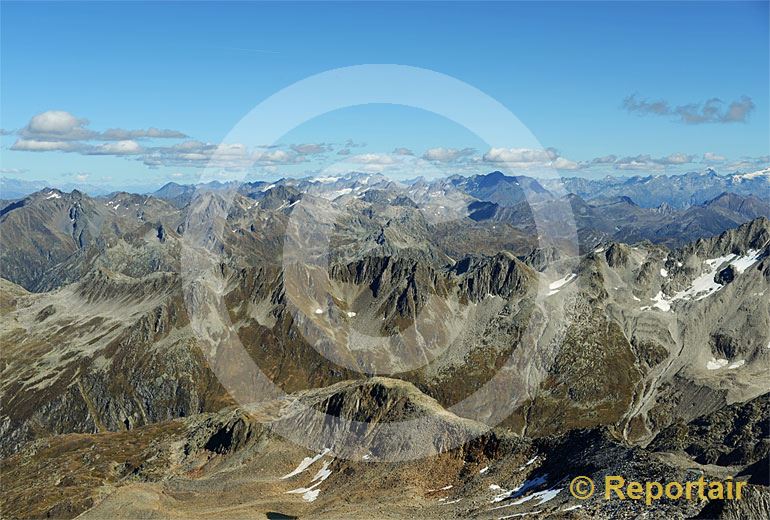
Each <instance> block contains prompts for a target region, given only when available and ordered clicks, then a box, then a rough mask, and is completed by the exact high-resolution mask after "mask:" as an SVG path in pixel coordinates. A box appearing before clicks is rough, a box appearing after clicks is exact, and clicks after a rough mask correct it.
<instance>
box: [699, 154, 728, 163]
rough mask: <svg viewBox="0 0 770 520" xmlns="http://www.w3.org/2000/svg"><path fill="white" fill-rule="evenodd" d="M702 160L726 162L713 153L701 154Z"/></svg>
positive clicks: (724, 158)
mask: <svg viewBox="0 0 770 520" xmlns="http://www.w3.org/2000/svg"><path fill="white" fill-rule="evenodd" d="M703 160H704V161H706V162H722V161H726V160H727V158H726V157H724V156H722V155H719V154H715V153H713V152H706V153H704V154H703Z"/></svg>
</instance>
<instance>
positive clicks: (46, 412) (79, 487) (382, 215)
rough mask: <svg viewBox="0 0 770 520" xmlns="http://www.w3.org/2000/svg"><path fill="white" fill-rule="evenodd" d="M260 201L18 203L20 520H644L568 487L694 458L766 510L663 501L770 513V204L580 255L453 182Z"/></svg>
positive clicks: (222, 197) (15, 506) (15, 307)
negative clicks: (473, 212) (680, 235)
mask: <svg viewBox="0 0 770 520" xmlns="http://www.w3.org/2000/svg"><path fill="white" fill-rule="evenodd" d="M252 188H253V189H252V190H251V191H249V192H248V193H246V194H244V193H243V192H242V190H241V191H236V192H227V191H224V190H216V191H210V192H205V193H198V194H195V197H194V198H193V199H192V200H190V201H187V200H184V199H183V198H181V199H178V200H176V201H175V202H174V204H170V203H166V202H164V201H162V200H157V199H153V198H151V197H149V198H141V197H139V198H137V197H138V196H134V195H130V194H117V195H114V196H112V197H110V198H107V199H104V200H99V199H90V198H87V197H86V196H83V195H82V194H76V193H72V194H64V193H60V192H56V191H50V190H49V192H45V191H44V192H42V193H40V194H38V195H36V196H33V197H32V198H31V199H29V200H26V201H25V202H24V203H23V204H20V203H14V204H16V206H15V207H10V206H7V207H6V208H5V209H3V210H2V211H3V215H2V216H0V231H2V233H3V240H4V242H5V241H6V237H11V238H12V239H13V240H16V239H17V238H18V244H19V245H18V247H13V248H4V249H5V250H4V252H3V255H4V257H3V264H4V272H3V274H4V276H5V275H7V278H10V279H11V280H12V281H9V280H0V295H1V296H2V297H1V298H0V301H1V302H2V305H0V313H2V325H1V328H0V341H2V344H3V365H2V386H1V387H0V388H1V390H2V403H1V406H0V434H2V436H1V439H0V453H2V456H3V461H2V465H3V466H2V468H3V470H2V473H3V476H4V483H3V506H2V509H3V512H4V516H8V517H18V518H37V517H43V516H49V517H57V518H71V517H74V516H77V515H79V514H81V513H82V514H83V515H84V517H85V518H89V517H90V518H107V517H120V516H123V517H126V518H136V517H148V518H154V517H157V518H169V517H171V518H174V517H180V518H181V517H184V518H188V517H195V516H201V517H211V516H223V517H232V518H243V517H255V518H263V517H264V515H266V514H268V513H269V514H272V515H273V517H274V518H280V516H277V515H279V514H283V515H300V516H308V515H309V516H312V517H327V518H342V517H354V516H355V517H360V516H361V515H362V514H366V515H368V516H373V517H377V518H388V517H392V518H400V517H425V518H432V517H442V518H444V517H447V516H450V517H463V518H466V517H477V518H499V517H505V516H509V515H516V514H519V513H530V514H533V515H535V516H538V515H539V516H543V517H545V516H548V517H550V516H553V515H556V514H559V515H564V516H571V517H587V516H589V515H590V516H598V517H600V518H603V517H606V518H610V517H613V518H614V517H618V516H626V517H634V516H637V515H639V514H641V513H642V512H643V510H644V507H646V506H644V504H638V503H634V502H623V503H620V502H604V501H600V500H589V501H586V502H579V503H578V502H577V501H575V500H574V499H572V498H571V497H570V496H569V494H568V491H567V489H566V487H567V486H568V485H569V481H570V480H571V479H572V478H573V477H574V476H576V475H580V474H589V473H590V474H591V475H595V476H596V478H599V477H600V476H601V475H604V474H622V475H626V476H627V477H628V478H634V477H638V478H639V479H643V478H652V477H660V478H663V477H665V478H666V479H668V480H672V479H675V478H684V476H685V475H686V472H687V471H693V470H697V471H699V472H704V473H706V474H708V475H713V476H715V477H722V478H723V477H725V476H727V475H734V476H738V477H739V478H745V479H749V481H750V482H751V483H752V484H751V486H750V489H751V499H750V500H746V501H744V502H742V503H740V504H736V503H729V502H721V501H711V502H709V503H691V502H670V503H669V502H666V501H661V502H660V503H658V504H656V505H655V512H656V513H657V514H658V515H682V516H685V517H691V516H695V515H698V514H701V515H711V516H705V517H706V518H709V517H720V516H721V517H724V518H742V517H749V518H764V517H766V516H767V515H766V514H765V513H767V512H768V489H767V487H766V486H767V473H766V471H764V470H765V469H766V468H767V464H768V451H770V443H769V442H768V430H767V413H768V408H767V402H768V401H767V399H768V397H767V395H768V392H770V383H768V378H767V372H768V368H770V304H769V303H768V302H769V301H770V298H768V297H767V294H768V289H770V287H769V286H770V222H768V220H767V219H765V218H762V217H760V218H757V219H755V220H752V221H751V222H748V223H746V224H743V225H741V226H739V227H737V228H734V229H730V230H729V231H726V232H724V233H721V234H719V235H717V236H713V237H708V238H702V239H698V240H696V241H693V242H690V243H688V244H686V245H685V246H683V247H680V248H675V249H669V248H668V247H666V246H664V245H659V244H658V245H656V244H652V243H650V242H640V243H635V244H626V243H621V242H616V241H600V242H599V243H595V244H593V245H592V247H591V248H590V250H588V251H585V248H584V247H583V248H581V249H582V252H580V253H579V252H578V250H577V248H570V247H568V246H569V243H567V242H566V241H563V240H562V239H563V237H557V239H556V240H554V241H552V242H551V243H549V244H547V245H544V244H540V246H539V247H535V246H538V244H536V243H533V242H532V240H533V239H532V237H531V236H529V235H526V234H524V233H521V232H520V231H517V230H516V227H515V226H513V225H507V226H508V227H505V226H506V224H505V223H501V222H498V221H495V220H493V219H486V220H485V221H483V222H482V221H474V220H473V219H471V218H469V216H468V215H469V214H468V213H462V214H461V215H460V216H458V213H457V211H460V209H458V208H467V205H468V204H469V203H471V202H472V201H471V200H470V199H468V198H466V196H467V195H462V194H460V195H458V194H457V193H456V192H453V191H446V192H442V193H443V195H438V194H435V193H433V192H430V193H433V194H432V195H428V193H429V192H427V191H425V190H427V187H425V190H423V191H422V192H420V191H419V190H422V189H423V188H421V187H420V186H419V185H418V186H417V187H416V188H414V190H416V191H413V192H412V194H411V195H412V197H408V196H407V195H405V194H403V193H401V192H399V191H397V190H394V189H393V188H392V187H389V186H388V185H385V184H383V185H380V186H378V187H377V189H364V188H360V190H359V192H356V191H354V190H355V189H358V188H357V187H356V186H354V187H352V188H350V190H351V191H350V192H345V193H341V194H340V193H338V192H339V191H340V190H339V189H338V188H339V187H329V188H328V189H327V188H325V189H327V191H326V192H324V191H321V189H320V188H317V189H316V191H313V190H305V191H304V192H302V191H300V190H299V189H297V188H296V187H292V186H278V187H266V186H253V187H252ZM433 188H435V186H431V187H430V189H433ZM344 189H347V188H344ZM473 189H474V190H479V193H480V192H481V191H483V189H486V188H485V187H484V186H475V185H474V186H473ZM328 190H332V193H334V196H333V197H330V196H328V193H329V192H328ZM54 195H55V196H54ZM181 195H184V194H176V195H175V196H180V197H181ZM399 197H400V198H399ZM421 197H423V198H421ZM467 197H470V196H467ZM414 199H417V202H415V200H414ZM453 205H454V206H453ZM180 206H181V207H183V208H185V209H184V211H182V210H180V209H179V207H180ZM442 208H443V209H442ZM447 208H453V209H452V211H454V213H453V215H452V216H451V218H450V217H449V216H447V215H446V214H445V213H443V212H444V211H447ZM462 211H466V210H465V209H462ZM44 213H45V214H46V215H47V218H46V220H45V221H42V222H41V219H43V214H44ZM70 215H72V216H70ZM191 215H192V216H194V217H195V218H191V217H190V216H191ZM303 215H305V217H304V219H303V218H300V217H302V216H303ZM308 217H311V218H308ZM298 218H299V220H298ZM298 222H299V223H303V222H304V223H306V224H305V225H298ZM495 226H504V227H503V228H502V229H503V230H506V232H501V230H500V229H498V228H496V227H495ZM507 231H510V233H508V232H507ZM314 233H317V234H314ZM488 236H494V237H497V238H495V239H494V240H493V241H491V242H490V241H487V237H488ZM324 237H331V238H329V239H325V238H324ZM9 240H10V239H9ZM10 243H12V244H15V243H17V242H13V241H12V242H10ZM505 244H507V246H506V245H505ZM508 246H510V247H508ZM45 247H50V248H51V250H56V251H57V253H56V254H57V255H61V257H59V256H56V255H46V254H44V251H45ZM458 253H461V254H458ZM25 258H29V259H30V260H29V261H27V260H25ZM191 259H194V261H191ZM6 265H7V266H8V267H7V268H6V267H5V266H6ZM222 320H224V321H222ZM220 322H221V323H226V325H227V327H226V330H227V331H229V332H228V334H226V335H225V336H227V337H231V339H235V338H237V340H238V343H239V344H240V345H242V346H243V352H244V353H245V355H246V356H247V357H246V358H232V357H230V356H232V353H233V352H232V351H231V350H228V349H227V348H223V346H222V345H224V343H217V341H221V339H222V337H224V336H222V335H220V334H218V331H220V329H218V328H217V327H216V326H215V325H217V324H219V323H220ZM212 331H213V333H212ZM215 340H216V341H215ZM212 341H213V343H212ZM233 359H242V360H248V361H249V362H253V363H255V364H256V366H258V367H259V368H260V369H261V370H262V372H263V373H264V374H265V376H266V377H267V378H269V380H270V381H272V382H273V383H274V384H275V388H273V389H272V390H271V392H272V393H265V394H264V395H263V396H262V398H261V399H258V400H254V401H253V402H252V401H248V402H244V401H243V400H242V399H238V396H239V395H241V394H239V393H238V391H235V392H234V391H233V390H234V389H233V388H225V387H226V386H228V383H227V380H226V378H225V379H223V374H224V375H226V374H225V373H224V372H222V370H223V367H224V369H228V368H229V369H233V370H239V368H238V367H233V366H232V364H228V363H227V362H228V361H232V360H233ZM239 366H240V365H239ZM378 374H384V375H387V376H388V378H383V377H375V376H377V375H378ZM236 390H237V389H236ZM244 395H246V394H244ZM234 396H235V399H234ZM313 410H315V411H316V412H324V413H325V414H327V415H326V416H327V417H346V418H348V419H350V420H352V421H354V422H355V428H353V430H351V431H350V432H348V431H347V430H344V428H345V424H347V423H345V422H342V423H340V422H338V421H334V420H332V421H331V423H326V422H320V423H319V422H317V421H313V420H312V417H313ZM405 420H414V421H416V422H415V423H414V424H417V425H419V426H421V427H419V428H410V429H408V432H407V433H404V432H403V431H402V429H399V428H394V427H392V426H388V425H389V424H391V423H394V424H398V423H400V422H403V421H405ZM297 432H300V434H299V435H297ZM303 432H304V433H303ZM345 433H348V434H350V435H353V437H352V438H351V437H350V436H348V437H345V436H344V435H342V434H345ZM341 435H342V438H344V439H347V440H348V441H350V440H351V439H352V440H354V441H355V442H352V443H351V442H340V441H339V438H340V436H341ZM303 437H306V438H307V439H305V438H303ZM325 439H329V442H328V443H327V444H325V443H324V442H323V441H324V440H325ZM292 441H293V442H292ZM301 445H304V446H305V447H300V446H301ZM351 446H352V448H351ZM308 449H311V450H312V452H308V451H307V450H308ZM327 450H328V451H327ZM304 457H308V459H307V460H308V461H309V462H305V463H302V461H303V460H304ZM416 457H418V458H416ZM413 459H414V460H413ZM298 465H300V466H306V467H304V469H302V470H301V471H298V472H296V473H294V471H293V470H294V469H295V468H296V469H300V468H297V466H298ZM581 472H584V473H581ZM40 475H45V477H44V478H41V477H40ZM284 476H286V478H282V477H284ZM448 486H451V487H448ZM494 508H499V509H494Z"/></svg>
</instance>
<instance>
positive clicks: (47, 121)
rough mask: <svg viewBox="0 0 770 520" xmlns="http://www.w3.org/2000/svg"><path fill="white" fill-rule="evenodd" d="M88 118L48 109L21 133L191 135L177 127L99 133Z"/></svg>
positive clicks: (101, 137) (52, 137)
mask: <svg viewBox="0 0 770 520" xmlns="http://www.w3.org/2000/svg"><path fill="white" fill-rule="evenodd" d="M88 124H89V121H88V119H85V118H82V117H76V116H75V115H73V114H71V113H70V112H66V111H64V110H48V111H46V112H42V113H40V114H37V115H35V116H33V117H32V119H30V120H29V123H27V126H25V127H24V128H22V129H21V130H19V131H18V132H17V133H18V134H19V135H20V136H21V137H22V138H25V139H31V140H36V141H127V140H132V139H180V138H184V137H187V136H186V135H185V134H183V133H182V132H179V131H177V130H161V129H158V128H154V127H150V128H148V129H147V130H124V129H122V128H110V129H108V130H106V131H104V132H96V131H93V130H91V129H89V128H87V126H88Z"/></svg>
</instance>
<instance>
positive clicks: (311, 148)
mask: <svg viewBox="0 0 770 520" xmlns="http://www.w3.org/2000/svg"><path fill="white" fill-rule="evenodd" d="M291 149H292V150H294V151H295V152H296V153H298V154H301V155H314V154H319V153H324V152H325V151H326V145H325V144H323V143H320V144H317V143H303V144H293V145H291Z"/></svg>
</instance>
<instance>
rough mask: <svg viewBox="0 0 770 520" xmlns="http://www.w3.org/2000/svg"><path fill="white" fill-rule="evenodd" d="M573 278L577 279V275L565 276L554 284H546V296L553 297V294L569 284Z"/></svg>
mask: <svg viewBox="0 0 770 520" xmlns="http://www.w3.org/2000/svg"><path fill="white" fill-rule="evenodd" d="M575 278H577V275H576V274H575V273H571V274H568V275H566V276H565V277H563V278H559V279H558V280H556V281H555V282H551V283H550V284H548V289H549V291H548V296H553V295H554V294H556V293H557V292H559V291H560V290H561V288H562V287H564V286H565V285H567V284H568V283H570V282H571V281H572V280H574V279H575Z"/></svg>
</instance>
